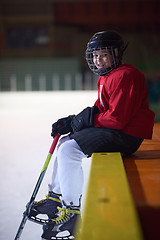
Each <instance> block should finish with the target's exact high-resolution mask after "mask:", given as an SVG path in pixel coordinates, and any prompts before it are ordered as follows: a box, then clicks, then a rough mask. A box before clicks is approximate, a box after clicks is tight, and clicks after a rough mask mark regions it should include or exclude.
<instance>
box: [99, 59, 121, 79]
mask: <svg viewBox="0 0 160 240" xmlns="http://www.w3.org/2000/svg"><path fill="white" fill-rule="evenodd" d="M121 64H122V63H121V61H119V62H118V63H115V64H112V65H111V66H110V67H106V68H103V69H98V68H97V69H96V70H95V72H96V73H97V74H98V75H99V76H105V75H107V74H108V73H110V72H111V71H112V70H113V69H115V68H117V67H118V66H120V65H121Z"/></svg>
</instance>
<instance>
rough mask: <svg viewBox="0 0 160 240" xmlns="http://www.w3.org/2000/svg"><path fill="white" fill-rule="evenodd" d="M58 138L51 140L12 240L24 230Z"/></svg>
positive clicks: (17, 237) (18, 237)
mask: <svg viewBox="0 0 160 240" xmlns="http://www.w3.org/2000/svg"><path fill="white" fill-rule="evenodd" d="M59 137H60V135H59V134H57V135H56V136H55V137H54V140H53V142H52V145H51V148H50V150H49V153H48V156H47V158H46V161H45V163H44V166H43V168H42V171H41V173H40V176H39V178H38V181H37V183H36V186H35V188H34V190H33V193H32V196H31V198H30V201H29V203H28V204H27V206H26V211H25V212H24V213H23V218H22V221H21V223H20V226H19V228H18V231H17V234H16V237H15V239H14V240H18V239H20V236H21V234H22V231H23V228H24V226H25V223H26V221H27V219H28V216H29V213H30V210H31V207H32V205H33V203H34V200H35V198H36V195H37V193H38V190H39V188H40V185H41V183H42V180H43V178H44V175H45V173H46V170H47V167H48V164H49V162H50V160H51V157H52V154H53V152H54V150H55V147H56V145H57V142H58V140H59Z"/></svg>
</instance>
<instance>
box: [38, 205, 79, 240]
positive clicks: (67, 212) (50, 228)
mask: <svg viewBox="0 0 160 240" xmlns="http://www.w3.org/2000/svg"><path fill="white" fill-rule="evenodd" d="M63 204H64V206H63V208H60V207H58V210H59V216H58V217H57V218H55V219H51V220H50V221H49V222H48V223H45V224H44V225H43V234H42V238H41V239H42V240H53V239H54V240H56V239H57V240H58V239H59V240H64V239H65V240H66V239H74V238H75V235H77V231H75V229H76V225H77V221H78V219H79V220H80V208H79V207H75V206H71V205H66V204H65V203H64V202H63Z"/></svg>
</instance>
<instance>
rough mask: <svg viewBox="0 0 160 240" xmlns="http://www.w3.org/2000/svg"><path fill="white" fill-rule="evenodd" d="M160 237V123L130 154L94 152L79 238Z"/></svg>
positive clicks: (155, 239)
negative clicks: (125, 157) (130, 155)
mask: <svg viewBox="0 0 160 240" xmlns="http://www.w3.org/2000/svg"><path fill="white" fill-rule="evenodd" d="M99 239H101V240H103V239H104V240H117V239H120V240H125V239H126V240H142V239H145V240H159V239H160V124H155V126H154V132H153V140H145V141H144V142H143V144H142V146H141V147H140V149H139V150H138V151H137V152H136V153H135V154H134V155H133V156H132V157H130V158H127V159H123V160H122V158H121V155H120V154H119V153H95V154H93V156H92V165H91V172H90V178H89V184H88V191H87V198H86V203H85V210H84V216H83V221H82V230H81V234H80V235H79V237H78V240H99Z"/></svg>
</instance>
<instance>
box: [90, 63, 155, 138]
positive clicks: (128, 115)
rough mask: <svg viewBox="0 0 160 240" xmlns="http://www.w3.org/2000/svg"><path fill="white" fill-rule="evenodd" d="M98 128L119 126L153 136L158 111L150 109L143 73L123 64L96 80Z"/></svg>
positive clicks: (142, 136) (132, 131)
mask: <svg viewBox="0 0 160 240" xmlns="http://www.w3.org/2000/svg"><path fill="white" fill-rule="evenodd" d="M97 87H98V99H97V101H96V102H95V105H96V106H98V108H99V109H100V111H101V112H100V113H99V114H96V115H95V118H94V125H95V127H103V128H113V129H119V130H121V131H123V132H124V133H126V134H129V135H131V136H136V137H140V138H149V139H150V138H152V131H153V125H154V117H155V114H154V113H153V112H152V111H151V110H150V109H149V104H148V92H147V88H146V84H145V79H144V75H143V74H142V73H141V72H140V71H139V70H138V69H136V68H135V67H134V66H132V65H130V64H122V65H121V66H119V67H118V68H116V69H114V70H112V72H110V73H109V74H108V75H106V76H101V77H99V79H98V82H97Z"/></svg>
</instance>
